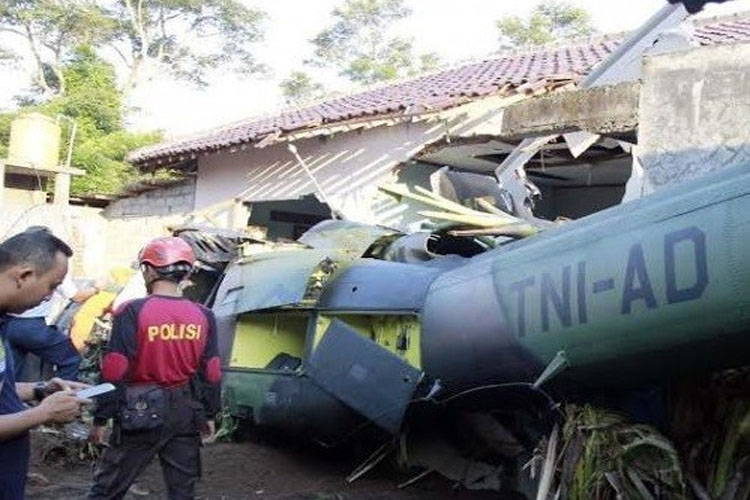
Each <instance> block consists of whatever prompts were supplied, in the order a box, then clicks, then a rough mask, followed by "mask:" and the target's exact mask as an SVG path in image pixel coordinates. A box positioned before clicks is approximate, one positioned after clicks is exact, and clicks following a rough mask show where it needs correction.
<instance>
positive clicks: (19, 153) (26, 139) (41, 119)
mask: <svg viewBox="0 0 750 500" xmlns="http://www.w3.org/2000/svg"><path fill="white" fill-rule="evenodd" d="M59 150H60V125H58V123H57V121H56V120H54V119H52V118H50V117H48V116H45V115H43V114H41V113H28V114H24V115H21V116H19V117H18V118H16V119H15V120H13V122H12V123H11V125H10V144H9V145H8V163H9V164H11V165H13V164H16V165H22V166H26V165H29V164H31V165H30V166H33V167H35V168H42V169H44V168H52V167H56V166H57V165H58V155H59Z"/></svg>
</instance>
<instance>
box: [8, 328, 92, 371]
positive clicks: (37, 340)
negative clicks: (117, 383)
mask: <svg viewBox="0 0 750 500" xmlns="http://www.w3.org/2000/svg"><path fill="white" fill-rule="evenodd" d="M5 332H6V336H7V339H8V344H9V346H10V350H11V353H12V355H13V364H14V366H15V375H16V380H18V381H19V382H33V381H36V380H39V379H40V378H42V377H41V375H42V374H41V368H40V367H38V365H37V367H36V368H35V369H34V368H33V367H32V366H29V367H28V369H27V366H26V365H27V362H26V360H27V357H28V355H29V354H32V355H35V356H38V357H39V358H40V359H41V360H42V361H44V362H46V363H49V364H51V365H55V366H56V367H57V373H56V375H57V376H58V377H60V378H63V379H66V380H76V379H78V366H79V365H80V364H81V356H80V354H78V351H76V348H75V347H73V343H72V342H71V341H70V338H68V337H67V336H65V335H63V334H62V333H61V332H60V331H59V330H58V329H57V328H56V327H54V326H49V325H47V323H45V321H44V318H11V319H9V320H8V323H7V326H6V330H5ZM29 365H36V363H29ZM27 370H28V371H27ZM32 371H33V372H34V373H30V372H32Z"/></svg>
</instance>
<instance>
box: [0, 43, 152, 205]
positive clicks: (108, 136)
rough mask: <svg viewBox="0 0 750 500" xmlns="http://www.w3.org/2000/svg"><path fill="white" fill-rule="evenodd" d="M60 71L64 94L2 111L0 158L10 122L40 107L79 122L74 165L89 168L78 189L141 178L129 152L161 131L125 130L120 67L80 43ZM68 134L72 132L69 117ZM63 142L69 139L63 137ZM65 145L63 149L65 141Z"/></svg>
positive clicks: (95, 189) (113, 186) (115, 188)
mask: <svg viewBox="0 0 750 500" xmlns="http://www.w3.org/2000/svg"><path fill="white" fill-rule="evenodd" d="M60 71H61V76H62V78H64V80H65V81H66V82H67V88H66V92H65V94H64V95H58V96H56V97H54V98H52V99H50V100H48V101H46V102H43V103H33V104H31V105H27V106H22V107H21V108H20V109H19V110H18V111H17V112H16V113H13V114H2V115H0V144H2V147H0V153H2V155H0V157H4V154H5V153H7V150H6V149H5V145H6V144H7V143H8V140H9V132H10V123H11V121H12V119H13V118H15V117H16V116H17V115H18V114H20V113H24V112H28V111H39V112H41V113H44V114H46V115H47V116H53V117H54V116H59V115H64V116H67V117H68V118H71V119H72V120H74V121H75V123H76V125H77V132H76V137H75V143H74V146H75V147H74V148H73V157H72V162H71V163H72V166H73V167H76V168H81V169H83V170H85V171H86V175H84V176H81V177H75V178H74V179H73V182H72V186H71V187H72V192H73V193H74V194H90V193H97V194H114V193H117V192H119V191H120V190H121V189H122V188H123V187H124V186H125V185H126V184H127V183H129V182H133V181H135V180H137V179H138V178H139V174H138V172H137V171H136V170H135V169H134V168H133V167H132V165H130V164H129V163H127V162H126V161H125V157H126V155H127V153H128V152H129V151H132V150H133V149H135V148H138V147H141V146H145V145H147V144H152V143H154V142H158V141H159V140H160V139H161V134H160V133H147V134H133V133H130V132H127V131H126V130H124V129H123V120H122V116H123V104H122V99H123V96H122V92H121V91H120V89H119V88H118V86H117V79H116V75H115V70H114V68H113V67H112V65H111V64H109V63H107V62H106V61H104V60H102V59H101V58H100V57H99V56H98V55H97V54H96V52H95V51H94V49H93V48H92V47H90V46H86V45H84V46H80V47H78V48H77V49H75V50H73V51H72V53H71V55H70V56H69V57H68V58H66V59H65V60H63V61H62V64H61V69H60ZM62 123H63V124H64V125H65V126H64V131H63V136H64V137H65V138H67V137H69V136H70V133H69V132H70V130H69V128H68V127H69V125H67V121H65V122H62ZM63 142H64V143H65V142H66V141H63ZM66 145H67V144H63V145H62V147H61V153H63V154H64V152H65V149H66V148H65V146H66Z"/></svg>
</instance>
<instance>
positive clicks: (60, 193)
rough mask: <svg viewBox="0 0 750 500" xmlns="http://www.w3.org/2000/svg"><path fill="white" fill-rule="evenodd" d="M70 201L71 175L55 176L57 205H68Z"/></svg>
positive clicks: (60, 174)
mask: <svg viewBox="0 0 750 500" xmlns="http://www.w3.org/2000/svg"><path fill="white" fill-rule="evenodd" d="M69 200H70V174H62V173H57V174H55V197H54V200H53V202H54V204H55V205H67V204H68V201H69Z"/></svg>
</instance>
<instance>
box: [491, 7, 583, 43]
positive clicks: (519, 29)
mask: <svg viewBox="0 0 750 500" xmlns="http://www.w3.org/2000/svg"><path fill="white" fill-rule="evenodd" d="M496 25H497V28H498V29H499V30H500V43H501V45H502V47H504V48H509V47H521V46H524V45H543V44H546V43H550V42H554V41H557V40H561V39H563V40H564V39H571V38H580V37H585V36H590V35H592V34H593V33H594V28H593V26H592V25H591V17H590V16H589V13H588V12H587V11H586V10H585V9H582V8H579V7H575V6H573V5H571V4H569V3H565V2H559V1H556V0H545V1H544V2H542V3H540V4H538V5H537V6H536V7H534V10H532V12H531V15H530V16H529V17H528V18H527V19H526V20H523V19H521V18H519V17H518V16H506V17H503V18H502V19H499V20H498V21H497V22H496Z"/></svg>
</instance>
